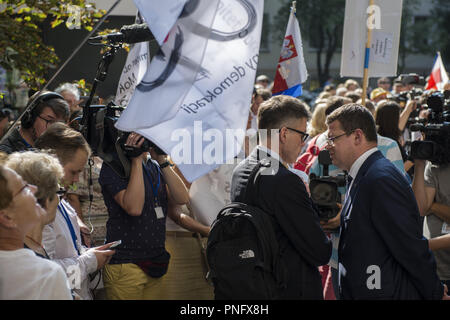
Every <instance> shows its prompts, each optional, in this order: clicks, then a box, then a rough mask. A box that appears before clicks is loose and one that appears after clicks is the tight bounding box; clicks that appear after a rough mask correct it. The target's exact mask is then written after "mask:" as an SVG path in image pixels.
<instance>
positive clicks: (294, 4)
mask: <svg viewBox="0 0 450 320" xmlns="http://www.w3.org/2000/svg"><path fill="white" fill-rule="evenodd" d="M295 8H297V1H292V7H291V10H292V12H293V13H294V14H296V13H297V10H296V9H295Z"/></svg>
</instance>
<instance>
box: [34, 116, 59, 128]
mask: <svg viewBox="0 0 450 320" xmlns="http://www.w3.org/2000/svg"><path fill="white" fill-rule="evenodd" d="M38 117H39V118H41V119H42V120H44V121H45V126H46V127H48V125H49V124H54V123H56V122H62V121H60V120H56V119H50V120H49V119H45V118H42V117H41V116H40V115H39V116H38Z"/></svg>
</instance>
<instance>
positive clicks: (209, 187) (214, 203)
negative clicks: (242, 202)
mask: <svg viewBox="0 0 450 320" xmlns="http://www.w3.org/2000/svg"><path fill="white" fill-rule="evenodd" d="M241 160H242V159H236V162H235V163H234V164H223V165H221V166H220V167H218V168H216V169H214V170H213V171H211V172H209V173H208V174H205V175H204V176H202V177H201V178H199V179H197V180H195V181H194V182H193V183H192V185H191V187H190V188H189V201H190V206H191V208H192V210H193V211H194V215H195V218H196V219H197V220H198V221H200V222H201V223H203V224H205V225H207V226H210V225H211V224H212V223H213V221H214V220H215V219H216V217H217V214H218V213H219V211H220V210H221V209H222V208H223V207H224V206H225V205H227V204H229V203H230V202H231V200H230V193H231V178H232V175H233V170H234V168H235V167H236V166H237V165H238V164H239V162H240V161H241Z"/></svg>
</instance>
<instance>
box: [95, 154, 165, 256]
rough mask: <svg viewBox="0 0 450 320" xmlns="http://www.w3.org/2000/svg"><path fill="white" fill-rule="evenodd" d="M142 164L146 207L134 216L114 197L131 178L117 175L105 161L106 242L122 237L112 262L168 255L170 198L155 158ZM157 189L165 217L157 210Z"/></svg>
mask: <svg viewBox="0 0 450 320" xmlns="http://www.w3.org/2000/svg"><path fill="white" fill-rule="evenodd" d="M143 166H144V168H143V169H144V170H143V176H144V185H145V203H144V208H143V210H142V214H141V215H140V216H131V215H129V214H128V213H127V212H126V211H125V210H124V209H123V208H122V207H121V206H120V205H119V204H118V203H117V202H116V201H115V200H114V196H115V195H116V194H117V193H119V192H120V191H122V190H125V189H126V188H127V186H128V179H123V178H121V177H120V176H119V175H117V173H116V172H115V171H114V170H113V169H112V168H111V167H110V166H109V165H108V164H107V163H105V162H104V163H103V165H102V169H101V171H100V177H99V183H100V185H101V186H102V193H103V198H104V200H105V205H106V207H107V208H108V215H109V217H108V221H107V223H106V242H112V241H116V240H122V243H121V244H120V245H119V246H117V247H116V248H115V249H114V250H115V251H116V253H115V254H114V255H113V257H112V259H111V261H110V264H120V263H136V262H142V261H152V260H155V259H159V258H160V257H161V256H165V255H168V253H167V251H166V250H165V234H166V217H167V201H168V199H167V191H166V183H165V181H164V179H163V176H162V174H161V170H160V168H159V165H158V164H157V163H156V162H154V161H152V160H149V161H147V163H146V164H145V165H144V164H143ZM145 169H147V171H146V170H145ZM147 173H148V174H147ZM158 177H159V178H158ZM158 181H159V186H158ZM157 186H158V188H157ZM156 190H157V194H158V205H159V206H161V207H162V210H163V213H164V217H162V218H158V217H157V215H156V211H155V201H154V192H156Z"/></svg>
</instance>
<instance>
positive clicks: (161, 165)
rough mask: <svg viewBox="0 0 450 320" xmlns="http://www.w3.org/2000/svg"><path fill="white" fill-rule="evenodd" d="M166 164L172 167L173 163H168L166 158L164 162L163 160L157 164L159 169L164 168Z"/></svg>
mask: <svg viewBox="0 0 450 320" xmlns="http://www.w3.org/2000/svg"><path fill="white" fill-rule="evenodd" d="M168 166H171V167H173V166H174V164H173V163H170V162H169V160H166V161H165V162H163V163H161V164H160V165H159V167H160V168H161V169H164V168H165V167H168Z"/></svg>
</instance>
